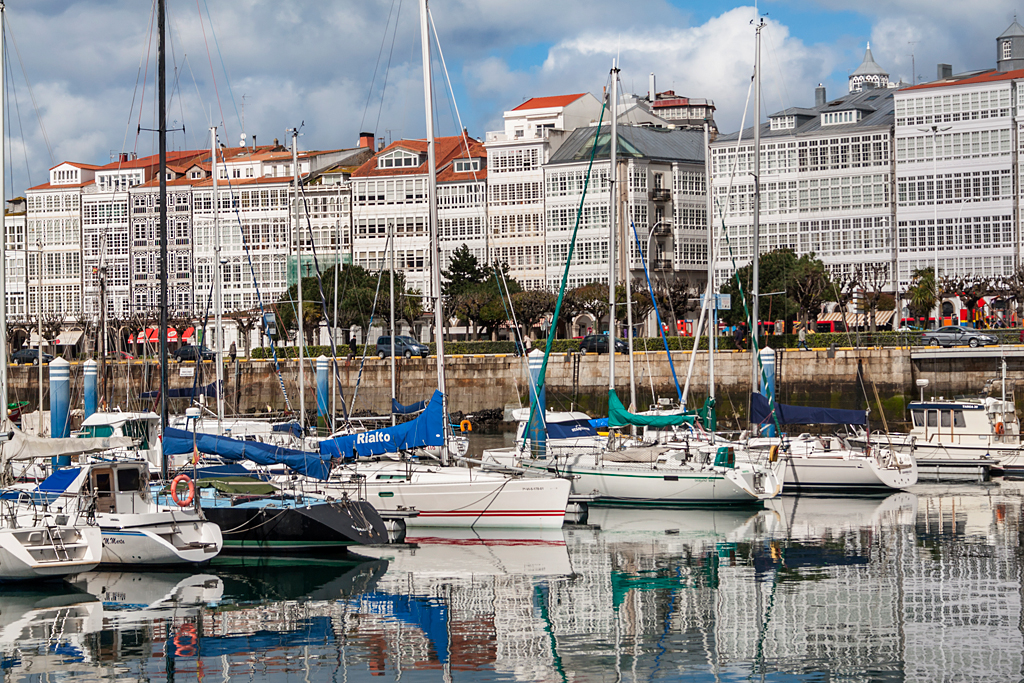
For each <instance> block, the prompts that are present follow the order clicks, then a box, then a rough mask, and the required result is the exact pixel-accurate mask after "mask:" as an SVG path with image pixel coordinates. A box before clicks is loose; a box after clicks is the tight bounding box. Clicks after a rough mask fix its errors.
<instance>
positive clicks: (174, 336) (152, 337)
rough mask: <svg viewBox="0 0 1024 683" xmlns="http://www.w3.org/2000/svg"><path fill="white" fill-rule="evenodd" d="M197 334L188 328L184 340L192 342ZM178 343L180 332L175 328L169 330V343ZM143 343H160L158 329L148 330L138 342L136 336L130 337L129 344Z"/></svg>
mask: <svg viewBox="0 0 1024 683" xmlns="http://www.w3.org/2000/svg"><path fill="white" fill-rule="evenodd" d="M195 333H196V330H195V328H194V327H189V328H186V329H185V334H184V335H183V336H182V340H183V341H189V340H191V339H192V336H193V335H195ZM176 341H178V331H177V330H175V329H174V328H173V327H169V328H167V343H168V344H173V343H174V342H176ZM143 342H148V343H150V344H159V343H160V334H159V333H158V332H157V329H156V328H155V327H151V328H149V329H148V330H144V331H143V332H142V333H140V334H139V338H138V340H136V339H135V335H134V334H133V335H131V336H129V337H128V343H129V344H142V343H143Z"/></svg>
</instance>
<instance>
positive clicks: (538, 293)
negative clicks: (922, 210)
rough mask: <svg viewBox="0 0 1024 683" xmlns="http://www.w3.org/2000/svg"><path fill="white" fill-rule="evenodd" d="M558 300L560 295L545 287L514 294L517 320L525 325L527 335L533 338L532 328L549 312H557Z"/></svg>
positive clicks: (513, 299)
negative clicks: (544, 288) (548, 290)
mask: <svg viewBox="0 0 1024 683" xmlns="http://www.w3.org/2000/svg"><path fill="white" fill-rule="evenodd" d="M557 302H558V297H556V296H555V295H554V294H552V293H551V292H547V291H544V290H543V289H531V290H527V291H525V292H516V293H515V294H513V295H512V309H513V310H514V312H515V315H516V320H518V322H519V324H520V325H522V326H523V328H524V329H525V330H526V334H527V336H529V337H530V338H531V339H532V338H533V335H532V334H531V330H532V329H533V328H534V327H536V326H537V325H539V324H540V321H541V320H542V319H543V318H544V317H545V316H546V315H547V314H548V313H554V312H555V304H556V303H557ZM564 305H565V304H564V303H563V306H564Z"/></svg>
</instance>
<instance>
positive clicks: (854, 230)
mask: <svg viewBox="0 0 1024 683" xmlns="http://www.w3.org/2000/svg"><path fill="white" fill-rule="evenodd" d="M867 83H868V84H870V83H871V82H870V81H868V82H867ZM897 92H898V91H894V90H890V89H879V88H873V87H870V85H869V86H867V87H863V88H862V89H860V90H855V91H853V92H850V93H847V94H844V95H843V96H842V97H839V98H837V99H834V100H831V101H827V99H826V97H825V88H824V87H822V86H818V88H817V89H816V91H815V106H814V107H811V108H790V109H786V110H783V111H780V112H776V113H773V114H770V115H769V120H768V122H767V123H763V124H761V150H760V156H761V169H760V171H761V179H760V180H761V183H760V190H761V192H760V221H759V225H760V229H759V233H758V235H759V248H760V252H761V253H762V254H763V253H766V252H769V251H773V250H775V249H780V248H790V249H792V250H793V251H794V252H796V253H797V254H798V255H801V254H807V253H813V254H815V256H817V257H818V258H820V259H821V260H822V262H824V264H825V266H826V267H827V268H828V269H829V271H830V272H832V274H833V275H835V276H836V277H839V278H842V277H844V276H848V275H851V274H852V273H854V272H856V271H858V270H861V271H863V270H866V269H867V266H868V265H869V264H875V265H876V266H877V267H878V268H880V269H881V271H882V272H883V273H884V275H885V277H886V278H887V280H888V281H889V285H888V286H887V289H890V290H891V275H892V272H893V271H892V265H893V262H894V260H895V247H894V231H893V221H894V214H893V209H894V207H893V204H892V184H893V160H892V145H893V140H892V119H893V97H894V93H897ZM897 96H898V95H897ZM753 137H754V135H753V128H748V129H746V130H744V131H742V136H741V135H740V134H739V133H732V134H730V135H723V136H721V137H719V138H718V139H717V140H715V141H714V142H713V143H712V144H711V163H712V167H711V172H712V178H713V180H712V186H713V191H714V223H715V278H716V281H717V282H719V283H721V282H723V281H724V280H725V278H728V277H730V276H731V275H732V273H733V264H734V263H735V264H736V265H737V266H743V265H745V264H748V263H750V262H751V260H752V258H753V218H754V178H753V171H754V156H753V154H754V146H753ZM738 140H739V147H738V148H737V142H738ZM723 223H724V225H725V232H724V233H723V228H722V225H723ZM726 235H727V238H726Z"/></svg>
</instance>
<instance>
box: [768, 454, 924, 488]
mask: <svg viewBox="0 0 1024 683" xmlns="http://www.w3.org/2000/svg"><path fill="white" fill-rule="evenodd" d="M785 466H786V469H785V476H786V480H785V486H786V490H787V491H791V492H795V491H805V490H814V491H847V492H852V491H865V492H872V491H874V492H881V491H891V490H897V489H905V488H907V487H910V486H913V485H914V484H916V483H917V463H916V462H914V460H913V458H911V459H910V464H909V465H906V466H904V467H902V468H898V467H885V468H883V467H880V466H879V465H878V463H877V462H876V461H875V460H874V459H873V458H870V457H843V456H832V457H829V456H826V455H811V456H801V455H794V456H792V457H788V458H785Z"/></svg>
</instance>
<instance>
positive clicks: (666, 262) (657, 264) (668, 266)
mask: <svg viewBox="0 0 1024 683" xmlns="http://www.w3.org/2000/svg"><path fill="white" fill-rule="evenodd" d="M651 266H652V267H653V268H654V270H672V259H667V258H659V259H655V260H653V261H652V262H651Z"/></svg>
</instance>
